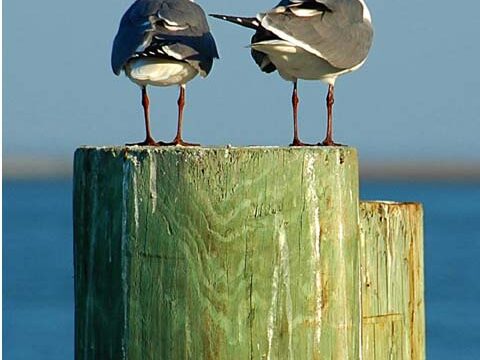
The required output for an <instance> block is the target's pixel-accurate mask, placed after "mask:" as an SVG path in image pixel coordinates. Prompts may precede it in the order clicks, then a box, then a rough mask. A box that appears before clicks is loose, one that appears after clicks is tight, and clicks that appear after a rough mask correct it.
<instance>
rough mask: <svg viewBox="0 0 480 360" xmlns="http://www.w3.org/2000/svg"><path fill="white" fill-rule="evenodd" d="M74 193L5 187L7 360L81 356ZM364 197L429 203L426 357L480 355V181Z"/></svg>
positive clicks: (458, 359) (366, 187)
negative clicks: (77, 349)
mask: <svg viewBox="0 0 480 360" xmlns="http://www.w3.org/2000/svg"><path fill="white" fill-rule="evenodd" d="M71 192H72V188H71V183H70V182H69V181H35V182H34V181H15V182H11V181H6V182H4V203H3V214H4V215H3V216H4V218H3V221H4V230H3V231H4V233H3V355H4V359H5V360H23V359H25V360H32V359H35V360H41V359H45V360H65V359H73V266H72V261H73V260H72V219H71ZM362 198H363V199H367V200H379V199H381V200H395V201H420V202H423V204H424V206H425V212H426V218H425V226H426V232H425V236H426V239H425V247H426V248H425V256H426V259H425V261H426V277H427V278H426V292H427V294H426V296H427V341H428V358H429V359H433V360H444V359H445V360H464V359H465V360H466V359H469V360H478V359H480V281H479V279H478V276H479V274H480V260H479V259H480V184H445V183H391V182H378V183H372V182H366V183H364V184H363V186H362ZM367 360H368V359H367Z"/></svg>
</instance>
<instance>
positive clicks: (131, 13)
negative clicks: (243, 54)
mask: <svg viewBox="0 0 480 360" xmlns="http://www.w3.org/2000/svg"><path fill="white" fill-rule="evenodd" d="M172 24H173V25H172ZM172 27H176V28H177V29H175V30H172ZM158 41H160V42H162V43H165V45H166V46H168V48H169V49H170V50H171V51H173V52H174V53H176V54H177V56H176V57H174V58H175V59H177V60H183V61H186V62H188V63H189V64H191V65H192V66H193V67H195V68H196V69H197V70H198V71H199V72H200V73H201V74H202V75H203V76H206V75H207V74H208V73H209V71H210V69H211V68H212V64H213V59H214V58H218V51H217V47H216V44H215V40H214V39H213V36H212V34H211V33H210V29H209V26H208V23H207V19H206V17H205V13H204V12H203V10H202V8H201V7H200V6H199V5H197V4H195V3H193V2H191V1H190V0H137V1H136V2H135V3H133V4H132V6H130V8H129V9H128V10H127V11H126V13H125V14H124V15H123V17H122V20H121V22H120V27H119V30H118V33H117V35H116V37H115V40H114V42H113V49H112V59H111V61H112V69H113V72H114V73H115V74H117V75H119V74H120V72H121V71H122V69H123V67H124V66H125V64H126V63H127V62H128V60H129V59H130V58H132V57H133V56H134V55H135V53H136V52H137V50H138V49H139V48H140V47H142V48H143V49H147V48H148V47H149V46H150V45H152V44H153V42H158Z"/></svg>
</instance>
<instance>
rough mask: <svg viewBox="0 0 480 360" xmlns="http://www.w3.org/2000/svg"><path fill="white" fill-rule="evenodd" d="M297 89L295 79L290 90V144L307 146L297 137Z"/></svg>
mask: <svg viewBox="0 0 480 360" xmlns="http://www.w3.org/2000/svg"><path fill="white" fill-rule="evenodd" d="M299 102H300V101H299V99H298V91H297V81H296V80H295V81H294V82H293V92H292V107H293V142H292V144H290V146H308V145H307V144H305V143H303V142H301V141H300V139H299V137H298V103H299Z"/></svg>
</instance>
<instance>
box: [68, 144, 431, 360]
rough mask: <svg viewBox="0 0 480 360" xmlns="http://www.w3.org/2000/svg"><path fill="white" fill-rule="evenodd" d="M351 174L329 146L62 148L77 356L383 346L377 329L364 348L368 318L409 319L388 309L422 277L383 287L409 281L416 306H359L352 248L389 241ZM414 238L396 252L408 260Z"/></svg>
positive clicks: (329, 352)
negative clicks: (67, 162) (69, 197)
mask: <svg viewBox="0 0 480 360" xmlns="http://www.w3.org/2000/svg"><path fill="white" fill-rule="evenodd" d="M357 164H358V162H357V154H356V151H355V150H354V149H351V148H344V147H338V148H288V149H285V148H241V149H236V148H161V149H153V148H138V147H131V148H81V149H79V150H77V152H76V154H75V186H74V222H75V302H76V303H75V354H76V359H133V360H135V359H175V360H176V359H339V360H348V359H360V358H361V353H362V351H363V354H370V353H368V351H367V350H366V349H365V348H366V347H367V348H368V346H369V344H370V343H374V344H375V346H380V345H379V344H380V342H381V341H383V342H384V344H387V343H389V342H391V339H390V338H389V337H388V336H384V337H381V336H377V335H378V331H379V330H378V327H377V325H375V326H374V331H375V336H374V340H373V342H372V340H371V338H372V336H370V335H369V334H370V333H369V331H370V330H369V329H367V330H365V329H366V327H369V326H370V323H372V324H373V323H375V324H377V319H375V320H369V319H374V318H375V317H380V316H382V315H384V314H390V313H391V311H395V313H398V314H400V313H402V314H410V315H411V314H412V313H415V314H416V315H415V316H417V317H418V318H417V320H418V324H420V322H419V321H420V320H419V319H420V318H421V317H422V316H423V313H421V312H419V311H414V310H415V306H413V307H405V306H403V305H404V304H405V302H406V303H409V302H411V301H416V300H418V299H420V298H421V299H423V297H420V295H419V294H420V292H422V294H421V295H422V296H423V288H422V286H423V278H422V277H421V276H422V275H423V274H422V273H421V271H419V272H417V273H412V272H408V270H407V273H408V276H407V278H405V277H404V275H405V274H404V272H402V276H398V277H394V276H389V277H388V276H387V277H386V279H385V281H387V282H388V281H392V280H393V279H395V281H397V280H399V281H407V280H408V281H412V282H413V283H415V285H418V284H419V282H420V281H422V285H418V286H417V287H416V290H415V291H417V292H416V293H415V294H416V295H415V296H418V298H417V297H415V296H413V298H407V299H401V300H400V299H398V303H399V304H402V306H403V307H401V306H400V307H398V308H397V307H393V308H392V307H388V306H387V307H386V308H382V307H379V306H378V305H375V306H373V305H372V306H370V304H371V303H374V302H375V301H376V303H375V304H378V303H380V299H377V298H375V295H379V296H381V294H380V293H377V292H376V293H375V295H372V292H369V290H368V289H366V288H365V287H366V286H367V285H366V282H365V279H366V278H367V275H365V274H367V273H368V274H370V273H369V272H368V271H373V269H370V268H369V267H368V266H366V265H365V264H367V265H368V264H370V262H372V261H373V260H372V259H377V258H378V257H380V256H381V255H379V254H382V250H379V252H375V250H372V251H370V252H369V253H368V254H367V253H366V249H367V247H368V246H369V244H370V243H373V242H374V240H373V239H376V240H375V241H376V242H377V244H383V243H385V241H386V244H390V243H391V241H397V240H394V238H392V237H391V236H390V237H389V234H390V233H389V232H387V233H385V231H390V230H386V229H390V225H392V224H393V223H392V221H393V220H392V221H390V220H389V221H390V222H388V221H387V222H388V225H387V226H384V225H385V224H384V223H383V222H382V221H383V220H382V219H383V218H380V219H379V220H378V223H377V222H376V216H377V214H378V209H377V208H375V207H374V206H373V205H369V204H362V207H361V208H360V207H359V199H358V188H359V186H358V165H357ZM360 209H361V211H362V213H361V216H360V214H359V211H360ZM370 213H373V214H374V215H372V216H371V215H369V214H370ZM390 215H391V214H390V213H388V216H390ZM410 215H411V216H412V218H411V220H412V221H413V220H415V221H417V220H419V219H420V218H419V217H418V216H417V215H419V214H418V213H411V214H410ZM360 218H361V221H360ZM403 220H404V218H402V219H399V222H400V223H401V224H400V225H401V226H400V228H401V229H404V227H403V226H404V223H403V222H402V221H403ZM405 224H406V223H405ZM370 226H372V227H375V229H373V230H372V229H370ZM382 226H383V227H382ZM405 226H407V225H405ZM411 226H412V227H411V228H412V229H414V228H415V226H414V225H413V223H412V224H411ZM377 227H378V228H377ZM360 229H362V234H363V235H361V232H360ZM415 229H417V228H415ZM406 232H408V230H407V231H406ZM402 234H403V233H402V232H401V231H400V232H399V233H398V236H397V238H400V237H401V236H402ZM409 234H413V232H411V233H409ZM412 236H413V235H412ZM415 236H418V237H421V233H416V234H415ZM397 238H395V239H397ZM389 239H390V240H389ZM413 242H414V245H415V246H416V248H415V249H413V250H412V248H411V247H408V246H407V247H405V248H403V247H402V248H400V247H399V248H398V249H399V250H401V251H403V252H402V254H404V251H407V250H406V249H410V250H409V251H412V252H413V253H410V255H409V256H410V257H412V256H413V257H414V258H415V259H416V260H415V259H413V260H412V261H413V262H415V261H417V263H418V265H420V264H421V263H420V259H421V256H422V252H421V249H420V250H419V249H418V248H417V247H421V245H422V244H421V242H419V241H416V240H415V241H413ZM361 245H363V247H361ZM375 246H377V245H375ZM382 246H386V245H382ZM405 246H406V245H405ZM391 250H393V247H392V248H391ZM395 251H396V248H395ZM417 251H420V252H417ZM401 256H403V255H401ZM415 256H417V257H415ZM391 259H393V258H391ZM360 261H362V269H364V272H362V273H361V272H360V268H361V266H360ZM375 261H379V260H378V259H377V260H375ZM399 263H400V262H399V261H397V258H396V257H395V261H393V262H390V263H387V266H397V265H399ZM422 264H423V263H422ZM365 269H370V270H365ZM402 269H403V268H402ZM365 271H367V272H365ZM391 271H393V272H395V273H396V270H391ZM402 271H404V270H402ZM387 274H389V273H388V272H387ZM412 274H413V275H412ZM377 275H378V277H379V278H380V277H381V276H382V275H381V274H380V272H379V273H378V274H377ZM412 276H413V277H412ZM417 283H418V284H417ZM362 284H363V287H364V288H363V292H362ZM371 286H372V284H369V287H371ZM389 286H390V285H387V288H388V289H390V288H389ZM409 289H410V288H409ZM407 293H408V296H412V295H411V294H412V292H411V291H410V290H408V291H403V292H400V291H396V292H394V293H391V292H389V293H388V295H389V296H397V295H398V296H399V297H405V296H406V294H407ZM412 299H413V300H412ZM382 301H383V300H382ZM388 301H390V300H388ZM392 301H393V300H392ZM395 301H397V300H395ZM402 301H403V302H402ZM388 304H389V303H388ZM395 304H396V302H395ZM361 305H363V318H364V320H363V326H364V328H363V330H362V306H361ZM369 306H370V307H369ZM417 307H418V308H420V307H422V309H423V304H421V306H420V305H418V306H417ZM392 309H394V310H392ZM418 324H417V325H415V326H414V327H413V328H415V330H411V329H413V328H412V327H408V329H409V330H406V329H407V327H405V328H402V329H401V331H400V330H399V333H402V336H403V334H404V333H405V331H413V333H415V331H421V325H418ZM370 328H371V326H370ZM388 331H390V329H389V330H388ZM362 334H363V336H362ZM413 338H414V336H413V337H412V336H410V341H414V340H412V339H413ZM402 341H403V340H402ZM405 341H406V340H405ZM417 342H418V343H419V347H418V349H420V347H421V344H420V341H417ZM402 344H403V343H402ZM382 346H383V345H382ZM385 346H386V347H387V346H388V345H385ZM402 346H403V345H402ZM405 346H406V347H407V346H408V344H406V343H405ZM362 349H363V350H362ZM402 349H403V348H402ZM402 354H403V353H402ZM419 354H421V350H419ZM363 359H375V358H373V357H372V358H369V357H365V356H364V357H363ZM377 359H380V358H379V357H377ZM398 359H421V356H420V357H410V358H409V357H405V358H403V357H401V358H398Z"/></svg>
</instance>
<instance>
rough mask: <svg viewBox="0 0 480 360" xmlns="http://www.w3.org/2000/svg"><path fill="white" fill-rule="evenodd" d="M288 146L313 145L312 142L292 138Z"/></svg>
mask: <svg viewBox="0 0 480 360" xmlns="http://www.w3.org/2000/svg"><path fill="white" fill-rule="evenodd" d="M289 146H290V147H305V146H315V145H314V144H306V143H304V142H301V141H300V140H298V139H294V140H293V142H292V143H291V144H290V145H289Z"/></svg>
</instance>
